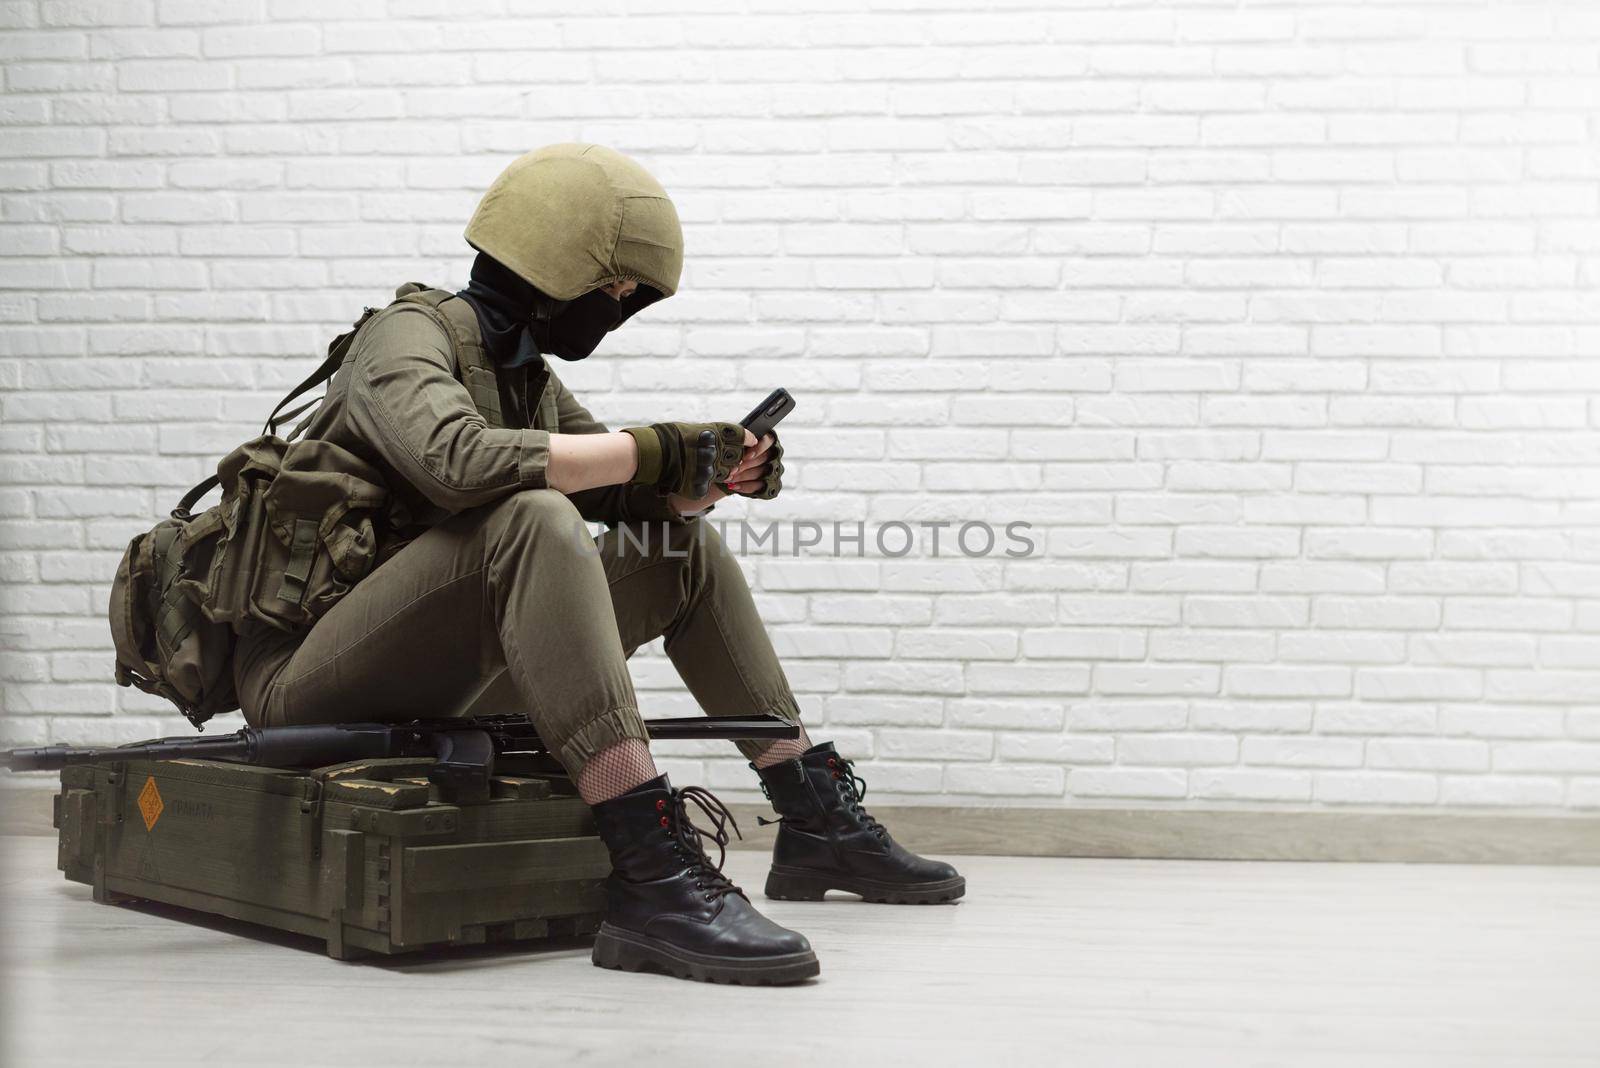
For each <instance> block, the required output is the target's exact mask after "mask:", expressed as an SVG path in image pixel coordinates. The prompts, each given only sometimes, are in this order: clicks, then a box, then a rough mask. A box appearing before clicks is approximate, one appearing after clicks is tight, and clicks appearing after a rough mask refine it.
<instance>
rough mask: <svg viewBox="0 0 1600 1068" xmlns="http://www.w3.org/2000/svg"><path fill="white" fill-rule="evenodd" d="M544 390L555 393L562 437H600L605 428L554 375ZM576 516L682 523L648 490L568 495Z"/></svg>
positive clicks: (662, 499) (595, 520)
mask: <svg viewBox="0 0 1600 1068" xmlns="http://www.w3.org/2000/svg"><path fill="white" fill-rule="evenodd" d="M546 388H548V389H552V390H554V391H555V397H556V419H557V423H556V426H557V428H558V430H559V431H560V433H563V434H604V433H606V425H605V424H604V423H602V422H600V420H598V419H596V418H595V417H594V416H592V415H590V414H589V409H587V408H585V407H584V406H583V405H582V404H580V403H579V402H578V398H577V397H575V396H573V395H572V391H571V390H570V389H568V388H567V387H566V386H565V385H563V384H562V382H561V379H559V378H557V377H556V376H555V375H554V374H551V376H550V384H549V386H547V387H546ZM568 497H569V498H571V500H572V503H573V505H574V506H576V508H577V509H578V514H579V515H581V516H583V518H585V519H587V520H589V521H590V522H592V523H628V522H634V521H637V520H641V519H649V520H666V521H668V522H677V523H681V522H686V520H685V519H683V517H682V516H680V515H678V513H677V512H675V511H673V509H672V505H671V504H670V503H669V502H668V500H667V498H666V497H665V496H663V495H662V494H660V493H657V492H656V490H655V488H654V487H652V486H630V485H627V484H623V485H620V486H599V487H596V488H595V489H589V490H580V491H579V492H577V493H571V494H568Z"/></svg>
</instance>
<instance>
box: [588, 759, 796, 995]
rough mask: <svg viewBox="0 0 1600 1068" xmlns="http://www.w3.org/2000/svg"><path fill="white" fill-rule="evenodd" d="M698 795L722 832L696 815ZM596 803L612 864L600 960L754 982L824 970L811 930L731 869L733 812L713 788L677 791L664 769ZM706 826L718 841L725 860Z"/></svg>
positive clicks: (598, 943) (597, 946) (789, 979)
mask: <svg viewBox="0 0 1600 1068" xmlns="http://www.w3.org/2000/svg"><path fill="white" fill-rule="evenodd" d="M689 801H693V802H694V803H695V804H696V805H698V806H699V808H700V810H701V811H702V812H704V813H705V814H706V816H707V817H708V818H709V819H710V820H711V821H712V822H713V823H714V824H715V826H716V831H715V833H713V832H709V831H702V830H701V829H700V828H698V827H696V826H694V825H693V824H692V823H690V822H689V814H688V811H687V802H689ZM593 807H594V815H595V823H596V824H597V825H598V827H599V831H600V837H601V839H602V840H604V842H605V844H606V848H607V849H609V850H610V851H611V866H612V871H611V876H610V878H608V879H607V880H606V918H605V921H604V922H603V923H601V925H600V933H599V934H598V935H596V936H595V942H594V957H593V959H594V962H595V963H596V964H598V965H599V966H600V967H602V968H622V969H624V970H627V971H633V972H641V971H659V972H665V973H666V974H668V975H675V976H678V977H679V978H680V979H701V980H704V981H707V982H712V983H742V984H747V985H758V984H778V983H798V982H800V981H801V980H803V979H809V978H811V977H812V976H813V975H816V974H817V973H818V972H819V971H820V970H821V969H820V967H819V966H818V964H817V956H816V954H815V953H813V952H811V943H809V942H807V941H806V940H805V937H804V936H803V935H799V934H796V933H795V932H794V931H791V930H789V929H788V928H786V927H779V926H778V925H777V924H775V923H773V922H772V921H771V920H769V919H767V918H766V917H765V916H763V915H761V913H759V912H757V911H756V909H755V906H754V905H752V904H750V899H749V898H748V897H747V896H746V895H745V892H744V891H743V890H741V889H739V887H737V886H735V885H734V884H733V882H732V880H730V879H729V878H728V877H727V876H725V875H723V874H722V861H723V858H724V856H725V855H726V852H725V851H726V848H727V844H728V832H727V829H726V828H727V825H728V824H729V823H731V822H732V819H733V817H732V814H731V813H729V812H728V809H727V807H726V806H724V805H723V804H722V802H720V801H718V800H717V799H716V798H715V797H713V796H712V795H711V793H710V792H709V791H706V790H704V789H701V788H700V787H698V786H690V787H686V788H685V789H682V790H674V789H673V788H672V784H671V783H670V782H668V781H667V777H666V776H665V775H662V776H660V777H658V778H655V779H651V780H650V781H649V782H647V783H645V784H644V785H642V786H637V787H634V788H633V789H632V790H629V791H628V792H627V793H625V794H623V795H622V796H621V797H618V798H613V799H612V800H610V801H603V802H601V803H600V804H598V805H595V806H593ZM733 826H734V831H735V832H737V831H738V829H739V828H738V825H737V824H734V825H733ZM702 834H704V835H706V836H707V837H710V838H711V840H712V841H714V842H716V843H717V850H718V854H717V863H716V864H715V865H712V863H711V858H710V856H708V855H707V853H706V851H705V847H704V846H703V845H702V842H701V835H702Z"/></svg>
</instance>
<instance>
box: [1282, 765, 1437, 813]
mask: <svg viewBox="0 0 1600 1068" xmlns="http://www.w3.org/2000/svg"><path fill="white" fill-rule="evenodd" d="M1313 796H1314V797H1315V798H1316V800H1318V801H1326V802H1328V803H1330V804H1356V805H1431V804H1433V803H1434V801H1435V800H1436V799H1437V798H1438V796H1439V783H1438V780H1437V779H1435V778H1434V777H1433V776H1432V775H1413V774H1406V773H1402V772H1376V771H1372V772H1366V771H1351V772H1331V771H1330V772H1323V773H1321V774H1319V775H1317V776H1316V786H1315V790H1314V793H1313Z"/></svg>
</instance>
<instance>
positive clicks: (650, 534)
mask: <svg viewBox="0 0 1600 1068" xmlns="http://www.w3.org/2000/svg"><path fill="white" fill-rule="evenodd" d="M662 635H665V636H666V651H667V655H668V656H669V657H670V658H671V660H672V663H673V665H674V666H675V667H676V668H677V670H678V673H679V675H681V676H682V677H683V681H684V683H685V684H686V685H687V686H688V688H689V691H690V692H691V693H692V694H693V695H694V697H695V699H696V700H697V701H698V702H699V704H700V707H701V708H702V709H704V710H705V712H706V713H707V714H708V715H713V716H737V715H749V714H752V713H759V712H776V713H780V714H782V715H785V716H789V717H792V718H796V719H798V718H799V708H798V706H797V705H796V704H795V700H794V694H793V692H792V691H791V690H790V688H789V682H788V680H787V679H786V678H785V677H784V674H783V668H782V666H781V665H779V663H778V658H777V655H776V654H775V653H774V652H773V649H772V643H771V641H770V640H769V639H768V638H767V633H766V629H765V628H764V627H763V626H762V623H761V618H760V616H758V615H757V614H756V607H755V604H754V602H753V601H752V600H751V598H750V589H749V587H748V586H747V585H746V583H745V579H744V574H743V573H742V572H741V571H740V569H739V565H738V561H737V560H735V559H734V557H733V554H732V553H731V552H729V551H728V549H727V548H726V547H725V546H724V545H723V543H722V541H721V539H720V538H719V537H718V536H717V533H716V531H715V530H713V529H711V527H710V526H709V525H708V524H705V523H702V522H699V521H694V520H691V521H689V522H688V523H684V524H667V523H660V522H652V523H640V524H634V525H624V526H619V527H616V528H614V529H612V530H609V531H607V532H606V533H605V534H604V535H602V536H601V537H600V538H598V539H591V538H590V537H589V535H588V533H587V532H586V529H585V527H584V524H583V521H582V519H581V517H580V516H579V515H578V512H577V509H575V508H574V507H573V505H572V502H571V501H569V500H568V499H567V498H566V496H565V495H563V494H562V493H560V492H558V491H556V490H552V489H539V490H524V491H521V492H518V493H513V494H511V495H509V496H507V497H505V498H504V499H502V500H500V501H497V502H495V503H493V504H488V505H484V506H482V507H480V508H473V509H470V510H468V511H465V512H460V513H458V514H456V515H454V516H452V517H450V518H449V519H447V520H445V521H444V522H442V523H440V524H438V525H437V526H435V527H432V528H430V529H429V530H428V531H426V532H425V533H424V534H422V535H421V536H420V537H418V538H417V539H416V540H415V541H413V542H412V543H411V544H409V545H407V546H406V547H405V548H403V549H401V550H400V552H399V553H397V554H396V555H395V556H394V558H393V559H391V560H389V561H388V562H387V563H385V564H383V566H381V567H379V568H378V569H377V570H376V571H374V572H373V573H372V574H371V575H369V576H368V577H367V578H365V579H364V580H362V581H361V582H360V583H358V584H357V585H356V587H355V588H354V589H353V590H351V591H350V593H348V594H347V595H345V597H344V599H343V600H341V601H340V602H339V603H338V604H336V605H335V606H334V607H333V608H332V609H331V610H330V611H329V612H328V614H327V615H325V616H323V617H322V618H321V619H320V620H318V621H317V623H316V625H315V626H314V627H312V628H311V630H310V631H309V632H307V633H306V634H304V635H286V634H283V633H281V632H279V631H275V630H272V629H270V628H266V627H262V628H261V629H259V630H252V631H249V632H247V633H245V634H244V635H242V636H241V638H240V641H239V646H238V649H237V652H236V653H235V658H234V680H235V683H236V685H237V688H238V693H239V701H240V704H241V705H242V707H243V709H244V714H245V719H246V720H247V721H248V722H249V723H251V724H252V725H255V726H282V725H285V724H296V723H350V722H361V721H366V722H374V721H377V722H387V721H403V720H408V719H417V718H439V717H443V716H452V715H461V714H464V713H467V712H468V711H472V712H482V713H491V712H525V713H527V714H528V715H529V716H530V717H531V718H532V720H533V722H534V724H535V725H536V726H537V727H538V729H539V734H540V735H541V737H542V738H543V739H544V741H545V744H546V745H547V746H548V747H549V749H550V751H551V752H552V753H553V754H555V756H556V757H557V758H559V759H560V760H561V762H562V763H563V764H564V765H565V766H566V768H567V770H568V771H569V772H570V773H571V774H572V776H573V777H574V779H575V778H576V777H577V775H578V773H579V772H580V771H581V770H582V768H583V765H584V764H585V763H586V762H587V761H588V760H589V759H590V758H591V757H593V756H594V755H595V754H596V753H599V752H600V751H601V750H603V749H606V748H607V747H609V746H611V745H614V744H616V743H617V742H620V741H622V740H624V739H628V738H637V739H641V740H643V739H645V738H646V735H645V730H644V724H643V722H642V721H641V720H640V718H639V708H638V701H637V698H636V697H635V696H634V691H633V682H632V680H631V679H630V678H629V676H628V667H627V663H626V660H627V658H628V657H629V656H631V655H632V654H633V651H634V650H635V649H637V648H638V647H639V646H640V645H642V644H644V643H645V642H647V641H650V640H652V639H654V638H657V637H660V636H662ZM496 698H505V699H506V701H510V702H515V704H514V706H513V707H507V704H506V701H501V700H496ZM486 705H492V706H493V707H485V706H486ZM765 744H767V743H760V742H741V743H739V748H740V750H741V751H742V752H743V753H744V754H745V755H746V756H747V757H749V758H751V759H754V758H755V757H756V756H757V755H758V754H759V753H760V752H761V750H762V749H763V748H764V746H765Z"/></svg>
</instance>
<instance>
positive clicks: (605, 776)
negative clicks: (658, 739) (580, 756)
mask: <svg viewBox="0 0 1600 1068" xmlns="http://www.w3.org/2000/svg"><path fill="white" fill-rule="evenodd" d="M659 774H660V772H658V771H656V762H655V761H654V760H653V759H651V757H650V747H649V746H648V745H646V744H645V743H644V742H641V741H639V740H638V739H637V738H629V739H627V740H625V741H621V742H618V743H617V744H616V745H613V746H608V747H607V748H605V749H602V750H600V752H598V753H596V754H595V755H594V756H593V757H591V758H590V759H589V762H588V763H587V764H585V765H584V766H583V769H582V770H581V771H579V772H578V795H579V796H580V797H582V798H583V800H584V801H585V802H586V803H588V804H591V805H598V804H599V803H600V802H602V801H610V800H611V799H612V798H614V797H621V796H622V795H623V794H625V793H627V792H628V791H629V790H631V789H633V788H634V787H635V786H638V785H639V784H640V783H646V782H649V781H650V780H651V779H653V778H655V777H656V776H657V775H659Z"/></svg>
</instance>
